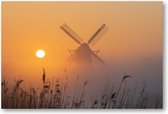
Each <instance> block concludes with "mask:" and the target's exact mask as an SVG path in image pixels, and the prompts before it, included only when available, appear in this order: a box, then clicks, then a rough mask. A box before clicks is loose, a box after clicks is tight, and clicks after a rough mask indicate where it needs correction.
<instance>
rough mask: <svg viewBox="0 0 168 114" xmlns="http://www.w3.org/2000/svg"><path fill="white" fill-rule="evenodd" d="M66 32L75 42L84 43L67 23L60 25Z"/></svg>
mask: <svg viewBox="0 0 168 114" xmlns="http://www.w3.org/2000/svg"><path fill="white" fill-rule="evenodd" d="M60 28H61V29H62V30H63V31H64V32H65V33H67V34H68V35H69V36H70V37H71V38H72V39H73V40H74V41H75V42H77V43H78V44H82V39H81V38H80V37H79V36H78V35H77V34H76V33H75V32H74V31H73V30H72V29H71V28H70V27H69V26H68V25H66V24H63V25H62V26H61V27H60Z"/></svg>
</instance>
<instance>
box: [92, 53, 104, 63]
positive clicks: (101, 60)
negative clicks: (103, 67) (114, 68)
mask: <svg viewBox="0 0 168 114" xmlns="http://www.w3.org/2000/svg"><path fill="white" fill-rule="evenodd" d="M92 55H93V56H94V57H95V58H96V59H98V60H99V61H100V62H101V63H103V64H105V62H104V61H103V59H101V58H100V57H99V56H98V55H97V54H95V53H94V52H92Z"/></svg>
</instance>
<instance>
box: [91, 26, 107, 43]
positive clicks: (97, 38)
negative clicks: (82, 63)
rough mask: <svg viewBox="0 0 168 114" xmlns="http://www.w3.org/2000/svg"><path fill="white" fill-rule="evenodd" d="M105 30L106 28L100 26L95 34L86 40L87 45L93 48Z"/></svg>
mask: <svg viewBox="0 0 168 114" xmlns="http://www.w3.org/2000/svg"><path fill="white" fill-rule="evenodd" d="M107 30H108V27H107V26H106V25H105V24H102V25H101V26H100V28H99V29H98V30H97V31H96V32H95V34H94V35H93V36H92V37H91V38H90V39H89V40H88V44H89V45H91V46H94V45H95V44H96V42H97V41H98V40H99V39H100V38H101V37H102V36H103V35H104V33H105V32H106V31H107Z"/></svg>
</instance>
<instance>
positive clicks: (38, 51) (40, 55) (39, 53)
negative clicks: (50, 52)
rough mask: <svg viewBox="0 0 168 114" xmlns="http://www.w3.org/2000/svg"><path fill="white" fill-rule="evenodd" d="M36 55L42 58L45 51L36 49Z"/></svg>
mask: <svg viewBox="0 0 168 114" xmlns="http://www.w3.org/2000/svg"><path fill="white" fill-rule="evenodd" d="M36 56H37V57H38V58H43V57H45V51H44V50H41V49H40V50H37V51H36Z"/></svg>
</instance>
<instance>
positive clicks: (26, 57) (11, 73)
mask: <svg viewBox="0 0 168 114" xmlns="http://www.w3.org/2000/svg"><path fill="white" fill-rule="evenodd" d="M162 21H163V6H162V3H161V2H134V3H133V2H132V3H131V2H106V3H105V2H71V3H70V2H2V76H3V78H5V77H6V78H7V79H10V78H14V77H19V76H20V75H21V76H22V77H23V79H25V80H27V81H29V82H32V83H36V80H37V79H40V78H41V74H42V68H43V67H45V69H46V71H47V74H48V75H50V76H54V75H55V74H56V73H57V70H58V69H60V68H62V66H63V64H64V63H65V61H66V59H67V58H68V57H69V52H68V49H76V48H77V47H78V46H79V45H78V44H77V43H76V42H74V41H73V40H72V39H71V38H69V36H67V35H66V34H65V33H64V32H63V31H62V30H61V29H60V26H61V25H62V24H64V23H66V24H67V25H69V26H70V27H71V28H72V29H73V30H74V31H75V32H76V33H77V34H78V35H79V36H81V38H82V39H83V40H84V41H87V40H88V39H89V38H90V37H91V36H92V35H93V34H94V32H95V31H96V30H97V29H98V27H99V26H100V25H101V24H102V23H105V24H106V25H107V26H108V27H109V30H108V31H107V32H106V34H105V35H104V36H103V37H102V39H100V41H98V42H97V44H96V45H95V46H94V47H93V48H92V49H93V50H98V49H100V53H99V56H100V57H101V58H103V60H104V61H106V62H107V63H108V64H109V65H110V69H111V72H112V74H114V75H118V76H119V77H121V75H122V74H133V75H135V77H136V79H142V80H144V79H146V80H148V81H149V83H151V84H153V85H155V86H156V88H158V89H161V87H162V57H163V43H162V41H163V39H162V38H163V22H162ZM38 49H43V50H45V52H46V56H45V58H43V59H39V58H37V57H36V56H35V52H36V50H38ZM113 78H114V79H118V77H113Z"/></svg>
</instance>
